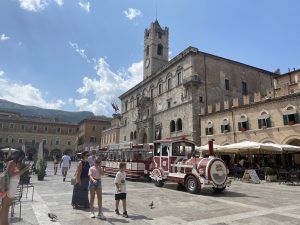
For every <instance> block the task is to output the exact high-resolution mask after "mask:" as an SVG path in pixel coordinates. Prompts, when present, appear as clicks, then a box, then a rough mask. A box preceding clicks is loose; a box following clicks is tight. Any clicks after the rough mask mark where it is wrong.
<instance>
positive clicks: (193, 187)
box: [185, 176, 200, 194]
mask: <svg viewBox="0 0 300 225" xmlns="http://www.w3.org/2000/svg"><path fill="white" fill-rule="evenodd" d="M198 186H199V185H198V182H197V179H196V178H195V177H194V176H188V177H187V178H186V181H185V187H186V189H187V191H188V192H190V193H192V194H196V193H198V192H199V189H200V188H199V187H198Z"/></svg>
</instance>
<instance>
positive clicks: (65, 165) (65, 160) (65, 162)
mask: <svg viewBox="0 0 300 225" xmlns="http://www.w3.org/2000/svg"><path fill="white" fill-rule="evenodd" d="M61 164H62V167H61ZM59 167H60V168H61V173H62V175H63V181H64V182H65V181H66V177H67V173H68V170H69V169H70V168H71V158H70V156H69V154H68V153H67V152H65V154H64V155H63V157H62V158H61V161H60V165H59Z"/></svg>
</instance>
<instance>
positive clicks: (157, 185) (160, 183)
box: [153, 180, 164, 187]
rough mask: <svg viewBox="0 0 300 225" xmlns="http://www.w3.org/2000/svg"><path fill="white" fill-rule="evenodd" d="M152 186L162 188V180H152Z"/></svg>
mask: <svg viewBox="0 0 300 225" xmlns="http://www.w3.org/2000/svg"><path fill="white" fill-rule="evenodd" d="M153 184H154V185H155V186H156V187H162V186H164V182H163V181H162V180H153Z"/></svg>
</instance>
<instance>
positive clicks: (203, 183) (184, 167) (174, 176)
mask: <svg viewBox="0 0 300 225" xmlns="http://www.w3.org/2000/svg"><path fill="white" fill-rule="evenodd" d="M209 144H210V146H211V147H210V150H211V151H210V154H209V157H199V156H197V155H196V151H195V145H194V143H193V142H191V141H188V140H184V139H182V140H159V141H155V142H154V151H153V160H152V162H153V163H152V164H151V166H150V170H151V173H150V178H151V179H152V181H153V183H154V184H155V185H156V186H158V187H162V186H163V185H164V183H165V182H166V181H171V182H175V183H178V184H179V185H183V186H185V187H186V189H187V191H188V192H190V193H197V192H199V191H200V190H201V189H202V188H204V187H211V188H213V189H214V190H215V191H216V192H221V191H224V190H225V188H226V187H227V186H229V185H230V181H229V179H228V170H227V168H226V165H225V163H224V161H223V160H222V159H220V158H216V157H214V153H213V149H212V146H213V145H212V140H211V141H209Z"/></svg>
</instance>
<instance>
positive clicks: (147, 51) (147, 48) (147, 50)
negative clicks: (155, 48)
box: [146, 45, 149, 56]
mask: <svg viewBox="0 0 300 225" xmlns="http://www.w3.org/2000/svg"><path fill="white" fill-rule="evenodd" d="M146 55H147V56H148V55H149V45H147V47H146Z"/></svg>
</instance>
